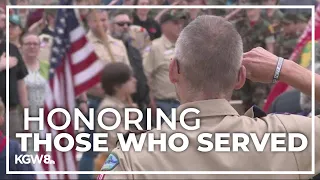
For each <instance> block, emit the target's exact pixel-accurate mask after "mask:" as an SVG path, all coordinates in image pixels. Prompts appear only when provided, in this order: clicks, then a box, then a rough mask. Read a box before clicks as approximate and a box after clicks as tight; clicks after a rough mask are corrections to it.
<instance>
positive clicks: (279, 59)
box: [272, 57, 284, 83]
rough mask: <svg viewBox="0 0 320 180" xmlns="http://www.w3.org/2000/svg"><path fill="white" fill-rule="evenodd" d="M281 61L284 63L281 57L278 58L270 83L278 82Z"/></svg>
mask: <svg viewBox="0 0 320 180" xmlns="http://www.w3.org/2000/svg"><path fill="white" fill-rule="evenodd" d="M283 61H284V59H283V58H282V57H278V63H277V67H276V70H275V72H274V75H273V79H272V83H276V82H277V81H278V80H279V76H280V71H281V68H282V64H283Z"/></svg>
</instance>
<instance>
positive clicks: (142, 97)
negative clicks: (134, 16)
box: [110, 10, 149, 128]
mask: <svg viewBox="0 0 320 180" xmlns="http://www.w3.org/2000/svg"><path fill="white" fill-rule="evenodd" d="M129 14H130V13H129V12H127V11H121V10H118V11H116V12H114V13H113V14H110V22H111V26H110V34H111V36H112V37H114V38H115V39H119V40H121V41H122V42H123V43H124V45H125V47H126V50H127V53H128V57H129V61H130V64H131V67H132V69H133V72H134V76H135V78H136V79H137V92H136V93H134V94H133V95H132V100H133V101H134V103H136V104H137V105H138V107H139V109H140V110H142V111H143V112H146V108H147V106H148V105H149V86H148V83H147V78H146V75H145V74H144V71H143V65H142V56H141V53H140V51H139V50H138V49H137V48H136V46H135V45H138V44H140V43H142V44H144V43H145V42H144V41H145V39H144V37H145V36H144V35H147V36H148V32H147V31H146V30H145V29H144V28H143V27H138V26H136V25H131V20H130V17H129ZM131 26H134V27H131ZM136 28H138V29H141V28H142V31H140V30H139V31H136V30H137V29H136ZM142 126H143V127H145V128H146V121H142Z"/></svg>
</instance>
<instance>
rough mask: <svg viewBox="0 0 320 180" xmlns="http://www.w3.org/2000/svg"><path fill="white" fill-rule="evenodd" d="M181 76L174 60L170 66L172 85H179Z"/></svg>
mask: <svg viewBox="0 0 320 180" xmlns="http://www.w3.org/2000/svg"><path fill="white" fill-rule="evenodd" d="M178 76H179V66H178V62H177V60H176V59H172V60H171V63H170V66H169V78H170V81H171V83H177V82H178Z"/></svg>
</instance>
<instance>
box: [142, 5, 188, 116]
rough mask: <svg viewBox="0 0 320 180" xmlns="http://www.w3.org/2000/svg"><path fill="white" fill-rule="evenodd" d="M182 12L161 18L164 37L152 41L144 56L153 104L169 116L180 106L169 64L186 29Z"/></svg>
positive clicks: (172, 11) (167, 13) (168, 14)
mask: <svg viewBox="0 0 320 180" xmlns="http://www.w3.org/2000/svg"><path fill="white" fill-rule="evenodd" d="M184 19H185V15H184V13H183V12H182V11H176V10H171V11H168V12H166V13H165V14H163V15H162V16H161V18H160V25H161V30H162V32H163V34H162V36H161V37H160V38H158V39H155V40H153V41H152V44H151V46H150V48H147V49H146V51H145V53H146V54H145V55H144V57H145V58H144V60H143V66H144V71H145V74H146V76H147V78H148V80H149V87H150V90H151V96H152V97H151V102H154V101H153V100H155V104H156V106H157V107H158V108H161V109H162V111H163V112H164V113H165V114H166V115H167V116H169V115H170V114H171V108H175V107H177V106H178V105H179V102H178V101H177V96H176V93H175V88H174V86H173V85H172V84H171V83H170V80H169V64H170V61H171V58H172V57H173V55H174V50H175V42H176V40H177V38H178V36H179V34H180V32H181V31H182V29H183V27H184Z"/></svg>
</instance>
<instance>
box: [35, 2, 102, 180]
mask: <svg viewBox="0 0 320 180" xmlns="http://www.w3.org/2000/svg"><path fill="white" fill-rule="evenodd" d="M71 3H72V1H71V0H65V1H61V3H60V4H61V5H71ZM85 35H86V32H85V30H84V28H83V27H82V26H81V25H80V23H79V21H78V19H77V17H76V14H75V11H74V9H59V10H58V12H57V17H56V25H55V35H54V37H53V46H52V51H51V59H50V76H49V77H50V78H49V81H48V91H49V92H48V93H47V95H46V98H45V104H44V115H45V116H44V117H47V115H48V114H49V111H50V110H52V109H53V108H58V107H59V108H64V109H66V110H67V111H68V112H69V113H70V115H71V119H72V115H73V110H74V108H75V99H76V97H77V96H79V95H80V94H82V93H84V92H85V91H87V90H88V89H89V88H91V87H93V86H94V85H96V84H97V83H98V82H99V81H100V72H101V70H102V67H103V66H102V64H101V62H100V61H99V60H98V58H97V55H96V54H95V53H94V48H93V46H92V45H91V44H90V43H89V42H88V40H87V39H86V36H85ZM64 117H65V116H64V115H63V116H59V115H56V116H54V119H53V122H54V124H55V125H62V124H64V119H63V118H64ZM71 122H72V121H71ZM45 133H52V138H54V137H55V136H56V135H58V134H60V133H68V134H70V135H72V136H73V137H74V138H75V132H74V127H73V123H71V125H70V126H69V127H68V128H67V129H66V130H61V131H56V130H53V129H51V128H50V127H49V126H48V122H47V121H46V119H45V127H44V131H41V132H40V134H41V135H40V136H41V137H42V138H45ZM62 140H65V139H62ZM52 142H53V141H52ZM60 144H61V145H62V147H66V145H67V144H68V142H67V141H60ZM75 144H76V143H75ZM39 154H40V155H41V154H43V155H45V154H49V155H51V159H52V160H54V161H55V164H50V165H48V164H41V165H39V166H38V167H36V169H37V170H39V171H77V162H76V151H75V146H74V147H73V149H72V150H71V151H68V152H59V151H58V150H57V149H55V147H54V145H53V143H52V151H51V152H47V151H46V148H45V146H44V145H42V146H40V151H39ZM38 178H39V179H77V175H56V174H53V175H42V176H38Z"/></svg>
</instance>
